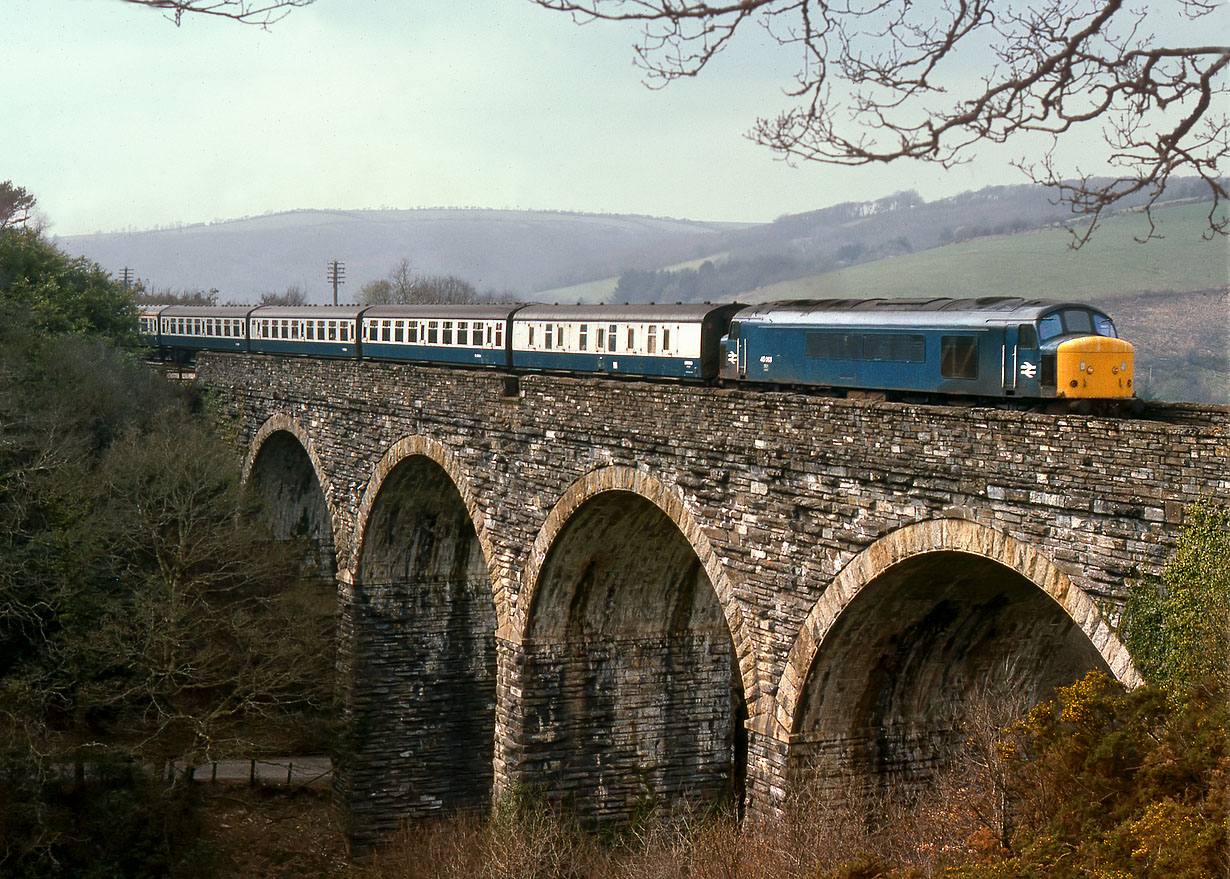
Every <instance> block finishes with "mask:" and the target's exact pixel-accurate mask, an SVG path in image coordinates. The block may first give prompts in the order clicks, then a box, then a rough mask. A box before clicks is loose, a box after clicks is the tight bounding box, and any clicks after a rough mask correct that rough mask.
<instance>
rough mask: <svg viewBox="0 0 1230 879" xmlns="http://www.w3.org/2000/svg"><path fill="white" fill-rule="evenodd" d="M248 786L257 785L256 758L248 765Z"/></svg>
mask: <svg viewBox="0 0 1230 879" xmlns="http://www.w3.org/2000/svg"><path fill="white" fill-rule="evenodd" d="M248 786H249V787H255V786H256V761H255V760H252V761H251V764H250V765H249V766H248Z"/></svg>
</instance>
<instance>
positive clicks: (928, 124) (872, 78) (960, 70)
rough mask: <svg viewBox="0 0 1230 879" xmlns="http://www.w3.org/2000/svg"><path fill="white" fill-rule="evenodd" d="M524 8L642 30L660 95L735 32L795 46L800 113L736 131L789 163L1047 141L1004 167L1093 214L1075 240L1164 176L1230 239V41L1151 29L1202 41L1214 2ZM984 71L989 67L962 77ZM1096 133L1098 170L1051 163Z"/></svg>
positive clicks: (685, 1)
mask: <svg viewBox="0 0 1230 879" xmlns="http://www.w3.org/2000/svg"><path fill="white" fill-rule="evenodd" d="M532 2H534V3H537V4H538V5H539V6H543V7H546V8H548V9H553V10H558V11H562V12H569V13H572V14H573V16H574V17H575V18H576V19H577V20H579V21H592V20H596V19H600V20H606V21H623V22H633V23H635V24H638V25H639V26H640V27H641V28H642V34H641V37H640V39H639V41H638V42H637V45H636V57H637V62H638V64H639V66H641V67H642V68H643V69H644V70H645V71H646V74H647V79H648V82H649V83H650V84H651V85H655V86H660V85H664V84H666V83H669V82H671V81H673V80H676V79H679V78H682V77H692V76H696V75H697V74H699V73H700V72H701V71H702V70H703V69H704V68H705V66H706V65H707V64H708V63H709V62H710V61H711V60H712V59H713V58H714V57H715V56H716V55H717V54H718V53H720V52H721V51H722V50H723V49H725V48H726V47H727V46H728V45H729V44H730V42H731V41H732V40H733V39H734V37H735V34H736V32H738V31H739V30H740V29H743V30H745V31H746V30H747V28H748V26H750V24H751V23H754V22H755V23H759V24H761V25H763V27H764V28H766V29H767V30H768V32H769V34H770V35H771V36H772V37H773V38H774V39H775V40H776V41H777V42H778V43H779V44H781V45H782V46H783V47H786V48H787V49H788V50H791V51H794V52H797V54H798V58H799V70H798V72H797V74H796V75H795V81H794V83H793V84H792V85H790V86H789V87H788V88H787V90H786V94H787V95H788V97H789V98H791V99H792V100H793V102H794V106H792V107H791V108H789V109H787V110H785V111H783V112H781V113H779V114H778V115H777V116H775V117H764V118H761V119H758V120H757V121H756V123H755V124H754V126H753V127H752V129H751V131H750V132H749V135H748V136H749V137H750V138H751V139H752V140H754V141H755V142H757V143H760V144H762V145H764V146H767V147H769V148H770V149H772V150H773V151H775V152H776V153H778V154H780V155H781V156H783V157H784V158H787V159H803V160H815V161H821V162H828V163H832V164H837V165H869V164H875V163H885V162H892V161H895V160H898V159H920V160H923V161H929V162H935V163H937V164H939V165H941V166H943V167H945V168H948V167H951V166H953V165H956V164H959V163H962V162H965V161H968V160H969V159H970V158H971V155H972V154H973V152H974V151H975V150H976V149H977V148H978V146H979V144H983V143H987V142H990V143H1005V142H1007V141H1009V140H1012V141H1013V142H1014V143H1017V142H1019V141H1020V139H1021V138H1020V136H1021V135H1028V134H1030V133H1034V134H1041V135H1042V136H1044V137H1045V138H1046V139H1047V141H1046V142H1049V146H1047V147H1044V148H1043V149H1042V151H1041V152H1042V156H1041V158H1021V159H1018V160H1017V161H1016V162H1014V164H1015V165H1016V166H1017V167H1018V168H1020V169H1021V170H1022V171H1023V172H1024V173H1025V174H1026V175H1027V176H1028V177H1029V178H1030V179H1031V180H1033V181H1035V182H1038V183H1043V184H1045V185H1048V186H1051V187H1054V188H1055V189H1056V191H1057V192H1058V194H1059V195H1058V197H1059V200H1060V202H1062V203H1066V204H1068V205H1070V206H1071V208H1072V210H1073V211H1074V212H1075V213H1078V214H1083V215H1085V216H1086V217H1087V218H1088V225H1087V227H1086V228H1085V229H1084V230H1083V232H1081V233H1079V234H1077V235H1076V238H1075V242H1074V243H1075V244H1076V245H1077V246H1079V244H1081V243H1083V242H1084V241H1085V240H1087V239H1088V237H1089V235H1090V234H1091V233H1092V231H1093V230H1094V228H1096V226H1097V222H1098V219H1099V217H1100V216H1101V215H1102V212H1103V211H1104V210H1106V209H1107V208H1109V207H1111V206H1113V205H1116V204H1119V203H1126V202H1125V200H1143V201H1144V203H1145V205H1146V212H1147V209H1149V208H1152V207H1153V206H1154V205H1156V204H1157V203H1158V202H1159V200H1161V199H1162V197H1163V195H1164V194H1165V192H1166V186H1167V183H1168V182H1169V181H1170V180H1171V178H1172V177H1176V178H1177V177H1178V176H1180V175H1190V174H1195V175H1198V176H1199V177H1200V178H1201V179H1203V181H1204V183H1205V184H1207V187H1208V191H1209V192H1210V193H1211V195H1212V199H1213V204H1212V207H1211V208H1210V210H1209V213H1208V230H1207V234H1208V235H1209V236H1212V235H1213V234H1223V235H1224V234H1226V233H1227V232H1228V231H1230V229H1228V226H1227V223H1228V221H1227V218H1226V215H1225V212H1224V210H1223V201H1224V200H1225V199H1226V198H1227V183H1226V180H1225V178H1224V177H1219V176H1218V163H1219V161H1222V160H1224V158H1225V157H1226V155H1227V152H1228V151H1230V119H1228V117H1227V113H1226V104H1225V103H1224V97H1223V96H1224V95H1225V93H1226V91H1227V86H1226V69H1227V66H1228V65H1230V47H1228V46H1225V45H1217V44H1216V43H1215V42H1212V43H1210V44H1207V45H1200V44H1197V43H1198V41H1197V40H1181V41H1179V44H1176V45H1170V44H1167V43H1166V42H1163V41H1159V40H1158V39H1157V38H1156V36H1155V34H1154V30H1155V28H1158V27H1164V28H1166V29H1167V30H1173V29H1175V27H1179V29H1182V27H1186V28H1187V29H1188V30H1191V31H1195V32H1199V30H1198V29H1199V28H1200V27H1202V26H1203V27H1204V28H1205V30H1206V31H1207V30H1210V29H1211V28H1210V25H1211V24H1212V23H1213V13H1214V11H1215V8H1216V7H1217V5H1218V4H1217V3H1216V0H1174V2H1173V3H1159V4H1148V5H1142V6H1140V7H1139V8H1132V7H1129V6H1128V5H1127V4H1126V3H1125V2H1124V0H941V2H933V3H932V2H929V3H919V2H912V0H728V2H718V3H711V2H701V0H532ZM980 61H981V63H982V64H983V66H984V67H985V72H984V73H983V74H982V75H981V76H979V77H972V76H969V75H968V73H967V71H968V70H969V69H970V68H971V66H972V65H976V64H979V63H980ZM1090 137H1098V138H1101V140H1102V141H1103V142H1104V143H1105V150H1104V152H1103V155H1104V159H1105V164H1106V165H1108V166H1109V167H1110V168H1111V169H1112V171H1111V173H1110V174H1105V173H1103V176H1096V175H1095V174H1094V173H1090V172H1087V171H1082V170H1081V169H1080V168H1079V167H1076V168H1072V169H1066V170H1065V168H1064V167H1062V166H1064V165H1065V162H1064V161H1063V160H1062V159H1061V158H1060V157H1059V152H1058V150H1057V148H1058V147H1059V145H1060V144H1061V143H1063V142H1070V141H1074V140H1079V139H1089V138H1090ZM1112 175H1117V176H1112ZM1155 234H1156V230H1155V228H1154V227H1153V225H1152V217H1151V216H1150V232H1149V235H1148V236H1147V237H1154V236H1155Z"/></svg>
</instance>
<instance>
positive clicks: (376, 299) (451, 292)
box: [355, 257, 482, 305]
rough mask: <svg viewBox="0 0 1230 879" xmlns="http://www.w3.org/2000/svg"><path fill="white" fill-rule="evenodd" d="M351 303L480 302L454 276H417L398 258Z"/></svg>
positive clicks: (470, 287) (410, 265)
mask: <svg viewBox="0 0 1230 879" xmlns="http://www.w3.org/2000/svg"><path fill="white" fill-rule="evenodd" d="M355 301H356V302H358V303H359V304H361V305H414V304H427V303H431V304H439V305H464V304H466V303H471V302H480V301H482V297H481V296H479V293H478V290H476V289H475V288H474V285H473V284H471V283H470V282H469V281H466V280H463V279H462V278H459V277H457V276H456V275H420V274H417V273H416V272H415V271H414V264H413V263H411V262H410V260H408V259H406V258H404V257H403V258H402V259H401V260H400V261H399V262H398V263H397V265H395V266H393V268H392V269H391V270H390V271H389V275H388V277H387V278H385V279H381V280H379V281H370V282H368V283H366V284H364V285H363V286H362V287H361V288H360V289H359V292H358V294H356V296H355Z"/></svg>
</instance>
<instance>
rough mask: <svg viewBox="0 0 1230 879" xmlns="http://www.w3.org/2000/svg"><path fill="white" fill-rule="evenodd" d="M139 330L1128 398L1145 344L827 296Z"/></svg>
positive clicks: (467, 309)
mask: <svg viewBox="0 0 1230 879" xmlns="http://www.w3.org/2000/svg"><path fill="white" fill-rule="evenodd" d="M141 331H142V333H143V334H144V336H145V338H146V340H147V341H148V342H149V344H150V346H151V347H152V348H153V349H155V350H156V351H157V352H159V354H160V355H161V356H163V357H165V358H173V359H178V360H184V359H189V358H191V357H192V356H195V354H196V352H198V351H202V350H205V351H247V352H254V353H263V354H275V355H299V356H317V357H343V358H353V359H360V358H362V359H373V360H393V361H406V362H414V363H426V364H435V365H443V366H471V367H486V368H494V369H502V370H508V371H511V372H514V373H518V372H521V373H524V372H535V371H538V372H546V371H550V372H563V373H571V374H581V375H610V376H627V377H642V378H652V379H671V380H681V381H697V382H710V383H712V382H732V383H740V384H741V383H748V384H768V385H774V386H795V387H816V388H831V389H836V390H838V391H842V392H850V391H869V392H875V393H885V394H890V393H891V394H910V395H924V396H931V395H938V396H961V397H998V398H1012V397H1015V398H1022V399H1029V400H1035V399H1060V398H1062V399H1070V400H1071V399H1077V400H1093V399H1098V400H1114V399H1130V398H1132V397H1134V395H1135V388H1134V377H1133V365H1134V364H1133V349H1132V346H1131V345H1130V344H1129V343H1128V342H1126V341H1124V340H1122V339H1120V338H1118V334H1117V332H1116V330H1115V325H1114V323H1113V321H1112V320H1111V319H1110V317H1109V316H1108V315H1107V314H1106V313H1105V312H1103V311H1101V310H1100V309H1097V308H1093V307H1091V306H1089V305H1084V304H1080V303H1073V302H1055V301H1050V300H1043V299H1030V300H1026V299H1019V298H1009V297H987V298H982V299H925V300H924V299H917V300H915V299H822V300H801V301H787V302H767V303H761V304H758V305H748V306H745V305H741V304H738V303H728V304H717V305H713V304H709V303H705V304H677V305H621V306H618V305H568V306H560V305H539V304H529V305H460V306H451V305H417V306H416V305H380V306H367V307H363V306H352V307H336V306H334V307H328V306H321V307H313V306H306V307H278V306H258V307H250V306H218V307H199V306H160V307H152V308H147V309H144V310H143V311H142V314H141Z"/></svg>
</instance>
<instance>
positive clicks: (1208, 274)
mask: <svg viewBox="0 0 1230 879" xmlns="http://www.w3.org/2000/svg"><path fill="white" fill-rule="evenodd" d="M1207 213H1208V203H1207V202H1206V203H1204V204H1193V205H1179V206H1174V207H1168V208H1163V209H1161V210H1158V211H1155V212H1154V218H1155V222H1156V223H1157V226H1158V232H1160V233H1161V234H1162V235H1164V236H1165V237H1164V238H1162V239H1161V240H1152V241H1149V242H1148V243H1146V244H1139V243H1137V242H1136V241H1135V240H1134V239H1135V238H1137V237H1143V236H1144V235H1145V234H1146V233H1147V231H1148V224H1147V223H1146V221H1145V219H1144V217H1143V216H1141V215H1129V216H1121V217H1114V218H1111V219H1109V220H1107V221H1105V222H1104V223H1103V224H1102V225H1101V226H1100V227H1099V228H1098V229H1097V230H1096V231H1095V232H1094V236H1093V238H1092V240H1090V241H1089V243H1087V244H1086V245H1085V246H1084V247H1082V248H1081V249H1080V250H1072V249H1071V248H1070V247H1069V246H1068V244H1069V242H1070V241H1071V235H1070V234H1069V233H1068V232H1067V231H1065V230H1063V229H1042V230H1034V231H1031V232H1023V233H1021V234H1018V235H1006V236H1002V237H995V238H980V239H977V240H974V241H967V242H963V243H961V244H952V245H949V246H947V247H938V248H935V249H933V250H926V251H922V252H920V253H914V254H909V255H907V256H899V257H894V258H891V259H883V260H879V261H877V262H871V263H865V264H863V265H857V266H851V267H850V268H846V269H841V270H839V271H834V272H828V273H825V274H823V275H814V276H812V277H809V278H800V279H798V280H795V281H786V282H783V283H781V284H773V285H771V286H769V287H763V288H761V289H760V290H757V291H755V292H754V293H751V294H745V295H744V296H741V297H739V298H740V299H744V300H747V301H753V302H766V301H770V300H774V299H816V298H827V297H852V298H862V297H869V296H884V297H900V296H922V297H932V296H956V297H964V296H1023V297H1027V298H1033V297H1042V298H1050V299H1067V298H1077V299H1082V300H1087V301H1088V300H1096V299H1100V298H1103V297H1109V296H1120V295H1123V294H1128V293H1139V292H1146V291H1163V290H1205V289H1209V288H1213V287H1224V286H1226V285H1227V284H1228V283H1230V246H1228V244H1227V240H1226V238H1224V237H1221V236H1218V237H1217V238H1215V239H1214V240H1211V241H1210V240H1205V239H1203V238H1202V237H1201V235H1202V232H1203V231H1204V230H1205V229H1206V227H1207V223H1206V215H1207Z"/></svg>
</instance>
